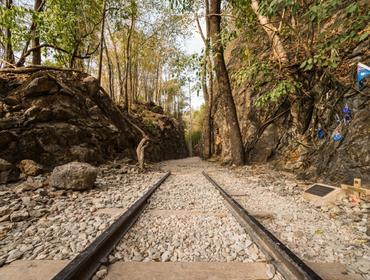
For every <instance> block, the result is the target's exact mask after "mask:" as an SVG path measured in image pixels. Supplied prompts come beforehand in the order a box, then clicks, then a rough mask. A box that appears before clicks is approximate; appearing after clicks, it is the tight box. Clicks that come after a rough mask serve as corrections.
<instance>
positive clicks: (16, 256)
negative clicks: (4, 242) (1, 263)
mask: <svg viewBox="0 0 370 280" xmlns="http://www.w3.org/2000/svg"><path fill="white" fill-rule="evenodd" d="M22 255H23V253H22V252H21V251H19V250H18V249H14V250H12V251H10V252H9V253H8V258H7V259H6V261H5V263H11V262H13V261H15V260H18V259H19V258H20V257H22Z"/></svg>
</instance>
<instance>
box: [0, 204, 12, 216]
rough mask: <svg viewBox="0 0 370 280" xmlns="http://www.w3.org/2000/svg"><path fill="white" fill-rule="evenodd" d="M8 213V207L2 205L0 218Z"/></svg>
mask: <svg viewBox="0 0 370 280" xmlns="http://www.w3.org/2000/svg"><path fill="white" fill-rule="evenodd" d="M9 213H10V207H9V206H8V205H4V206H2V207H0V217H2V216H5V215H8V214H9Z"/></svg>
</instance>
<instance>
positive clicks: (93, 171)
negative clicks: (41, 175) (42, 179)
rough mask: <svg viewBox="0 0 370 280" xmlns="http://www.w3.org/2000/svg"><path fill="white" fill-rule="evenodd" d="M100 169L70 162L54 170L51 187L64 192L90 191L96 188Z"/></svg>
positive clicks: (51, 176)
mask: <svg viewBox="0 0 370 280" xmlns="http://www.w3.org/2000/svg"><path fill="white" fill-rule="evenodd" d="M97 175H98V169H97V168H95V167H93V166H92V165H90V164H88V163H82V162H70V163H67V164H64V165H61V166H57V167H55V168H54V170H53V172H52V173H51V175H50V178H49V184H50V186H51V187H55V188H57V189H64V190H88V189H92V188H93V187H94V183H95V180H96V177H97Z"/></svg>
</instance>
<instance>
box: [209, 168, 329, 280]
mask: <svg viewBox="0 0 370 280" xmlns="http://www.w3.org/2000/svg"><path fill="white" fill-rule="evenodd" d="M203 175H204V176H205V177H206V178H207V179H208V181H210V182H211V184H212V185H213V186H215V187H216V189H217V190H218V191H219V192H220V194H221V195H222V197H223V198H224V199H225V200H226V201H227V203H228V206H230V207H231V209H232V210H233V211H232V212H233V214H234V216H235V217H236V218H237V220H239V222H241V223H242V224H243V225H244V226H245V227H246V228H247V231H248V233H249V234H250V235H251V237H252V239H253V240H254V241H255V242H256V243H257V244H258V245H259V246H260V247H261V249H262V251H263V252H264V253H266V254H267V255H269V256H270V257H271V258H272V260H273V261H272V263H273V264H274V265H275V266H276V268H277V270H278V271H279V272H280V273H281V274H282V275H283V276H284V277H285V278H286V279H289V280H291V279H299V280H322V278H321V277H320V276H319V275H318V274H317V273H316V272H315V271H313V270H312V269H311V268H310V267H309V266H308V265H306V264H305V263H304V262H303V261H302V260H301V259H300V258H299V257H298V256H297V255H295V254H294V253H293V252H292V251H291V250H290V249H289V248H288V247H286V246H285V245H284V244H283V243H282V242H281V241H280V240H279V239H278V238H277V237H275V236H274V235H273V234H272V233H271V232H270V231H269V230H267V229H266V228H265V227H264V226H263V225H262V224H261V223H260V222H259V221H258V220H257V219H256V218H254V217H253V216H252V215H251V214H250V213H248V211H247V210H245V209H244V208H243V207H242V206H241V205H240V204H239V203H238V202H237V201H236V200H235V199H233V198H232V197H231V196H230V195H229V194H228V193H227V192H226V191H225V190H224V189H223V188H222V187H221V186H220V185H219V184H218V183H217V182H216V181H215V180H213V179H212V178H211V177H210V176H209V175H208V174H207V173H205V172H204V171H203Z"/></svg>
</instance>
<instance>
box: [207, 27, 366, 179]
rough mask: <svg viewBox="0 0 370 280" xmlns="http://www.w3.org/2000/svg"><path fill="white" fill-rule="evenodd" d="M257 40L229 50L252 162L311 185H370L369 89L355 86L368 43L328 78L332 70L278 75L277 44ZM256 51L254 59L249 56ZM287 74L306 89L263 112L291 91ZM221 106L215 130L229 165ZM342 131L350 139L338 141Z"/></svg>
mask: <svg viewBox="0 0 370 280" xmlns="http://www.w3.org/2000/svg"><path fill="white" fill-rule="evenodd" d="M257 29H258V28H257ZM256 36H258V40H252V39H251V38H246V37H243V36H240V37H238V38H237V39H236V40H234V41H232V42H230V43H229V44H228V46H227V50H226V58H227V63H228V69H229V73H230V76H231V78H232V83H233V95H234V99H235V103H236V106H237V111H238V118H239V122H240V127H241V130H242V135H243V140H244V144H245V152H246V160H247V163H249V164H250V163H264V162H268V161H271V162H272V163H274V164H275V166H276V167H277V168H279V169H285V170H289V171H293V172H295V173H296V174H298V175H299V176H300V177H301V178H306V179H315V178H317V177H321V178H324V179H325V181H333V182H347V183H350V182H353V181H352V180H353V178H355V177H359V178H362V179H363V181H364V182H365V183H370V88H369V85H367V86H365V87H364V88H363V89H361V90H359V89H358V88H357V87H356V83H355V75H356V69H357V63H358V62H362V63H365V64H368V65H369V64H370V54H369V51H368V47H369V45H370V42H369V40H365V41H364V42H362V43H360V44H352V45H348V46H347V49H346V53H345V55H343V56H342V57H341V60H340V62H339V63H338V64H339V66H338V67H337V68H336V69H335V71H331V72H330V73H329V71H326V70H325V68H321V69H318V68H315V69H312V71H303V70H302V68H301V67H300V65H299V64H298V65H289V66H288V67H287V68H286V69H279V67H278V65H276V64H275V66H274V67H275V68H273V69H271V65H268V62H267V61H269V57H270V55H271V53H272V50H271V47H269V46H270V45H271V43H270V42H269V40H268V38H267V36H266V35H265V34H264V31H263V30H262V28H260V29H259V30H257V32H256ZM261 46H264V47H263V48H261ZM251 52H253V57H254V59H255V60H253V59H249V58H248V57H246V56H247V55H248V54H250V53H251ZM246 53H247V55H246ZM267 68H268V70H267ZM265 70H266V71H265ZM284 75H285V76H289V77H291V78H292V80H295V81H296V82H297V84H299V88H298V90H296V92H295V93H294V94H289V92H288V94H286V95H284V96H282V97H276V100H269V102H267V104H265V105H264V106H258V102H260V101H261V96H263V94H265V93H267V92H272V91H273V90H274V89H276V88H279V87H281V88H283V89H284V90H287V91H289V84H288V85H285V84H282V83H280V84H277V82H276V81H279V80H280V81H281V80H283V79H284V77H283V78H282V76H284ZM272 98H274V96H273V95H272ZM222 103H223V102H222V101H220V100H218V101H217V99H216V109H215V114H214V128H213V131H214V134H215V139H214V141H215V152H216V154H217V155H218V156H219V157H220V158H221V159H222V160H223V161H226V162H227V161H228V160H229V158H228V157H229V155H230V143H229V142H228V140H227V139H228V125H227V123H226V122H225V121H224V120H225V118H224V110H223V107H222V106H223V104H222ZM346 105H347V106H348V108H349V109H350V110H351V117H350V118H349V120H348V121H345V120H344V118H345V113H344V112H343V110H345V108H346ZM319 131H321V132H320V136H319V135H318V132H319ZM336 132H338V133H339V134H340V135H341V137H342V138H343V139H341V140H339V141H334V140H333V136H334V134H335V133H336Z"/></svg>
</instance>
